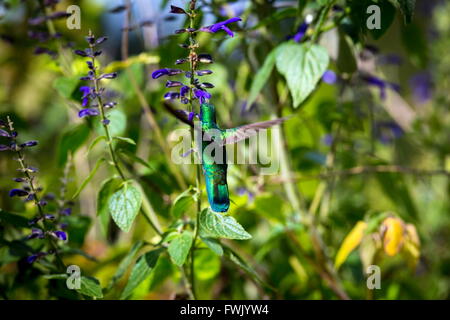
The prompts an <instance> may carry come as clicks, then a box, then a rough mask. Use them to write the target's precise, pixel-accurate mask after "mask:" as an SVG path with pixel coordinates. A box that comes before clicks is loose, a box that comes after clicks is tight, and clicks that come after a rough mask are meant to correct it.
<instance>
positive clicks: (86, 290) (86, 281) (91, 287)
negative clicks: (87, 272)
mask: <svg viewBox="0 0 450 320" xmlns="http://www.w3.org/2000/svg"><path fill="white" fill-rule="evenodd" d="M80 282H81V284H80V289H78V292H79V293H81V294H84V295H85V296H89V297H93V298H103V292H102V287H101V286H100V282H99V281H98V280H97V279H95V278H93V277H85V276H82V277H81V281H80Z"/></svg>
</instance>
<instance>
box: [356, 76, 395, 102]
mask: <svg viewBox="0 0 450 320" xmlns="http://www.w3.org/2000/svg"><path fill="white" fill-rule="evenodd" d="M362 79H363V80H364V81H365V82H367V84H368V85H371V86H375V87H378V89H379V90H380V98H381V99H382V100H384V99H386V89H392V90H394V91H397V92H398V91H400V86H399V85H398V84H396V83H392V82H388V81H385V80H383V79H380V78H378V77H375V76H373V75H363V76H362Z"/></svg>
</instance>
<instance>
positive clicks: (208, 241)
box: [200, 237, 223, 256]
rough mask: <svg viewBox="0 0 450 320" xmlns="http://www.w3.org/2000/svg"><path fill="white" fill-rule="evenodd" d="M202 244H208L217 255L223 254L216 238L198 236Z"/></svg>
mask: <svg viewBox="0 0 450 320" xmlns="http://www.w3.org/2000/svg"><path fill="white" fill-rule="evenodd" d="M200 238H201V239H202V241H203V243H204V244H206V245H207V246H208V248H210V249H211V250H212V251H213V252H214V253H215V254H217V255H218V256H223V248H222V246H221V244H220V242H219V240H217V239H213V238H206V237H200Z"/></svg>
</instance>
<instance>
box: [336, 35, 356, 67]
mask: <svg viewBox="0 0 450 320" xmlns="http://www.w3.org/2000/svg"><path fill="white" fill-rule="evenodd" d="M350 43H351V39H350V37H349V36H347V35H346V34H345V33H344V32H339V52H338V58H337V61H336V67H337V69H338V70H339V71H340V72H345V73H348V74H352V73H353V72H355V71H356V70H357V68H358V67H357V65H356V58H355V53H354V51H353V49H352V45H351V44H350Z"/></svg>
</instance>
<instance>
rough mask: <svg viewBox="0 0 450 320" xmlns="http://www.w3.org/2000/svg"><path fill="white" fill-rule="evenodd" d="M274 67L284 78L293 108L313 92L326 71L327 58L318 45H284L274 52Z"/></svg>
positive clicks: (323, 49) (323, 50) (325, 52)
mask: <svg viewBox="0 0 450 320" xmlns="http://www.w3.org/2000/svg"><path fill="white" fill-rule="evenodd" d="M276 52H277V53H276V66H277V69H278V71H279V72H280V73H281V74H283V75H284V76H285V77H286V81H287V84H288V87H289V90H290V91H291V95H292V98H293V104H294V108H297V107H298V106H299V105H300V104H301V103H302V102H303V101H304V100H305V99H306V98H307V97H308V96H309V95H310V94H311V92H312V91H313V90H314V88H315V87H316V85H317V83H318V82H319V80H320V79H321V77H322V76H323V74H324V72H325V71H326V70H327V67H328V62H329V57H328V53H327V51H326V50H325V48H323V47H321V46H319V45H315V44H313V45H309V44H298V43H292V42H290V43H286V44H283V45H282V46H280V47H279V48H278V49H277V51H276Z"/></svg>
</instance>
